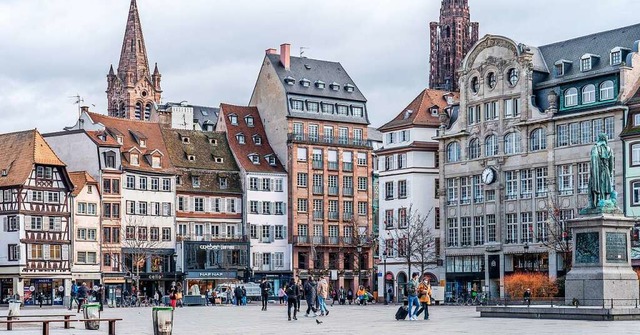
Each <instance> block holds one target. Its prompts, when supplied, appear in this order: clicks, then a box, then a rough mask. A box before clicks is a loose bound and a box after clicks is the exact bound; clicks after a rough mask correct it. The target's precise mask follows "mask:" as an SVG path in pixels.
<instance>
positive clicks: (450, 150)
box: [447, 142, 460, 162]
mask: <svg viewBox="0 0 640 335" xmlns="http://www.w3.org/2000/svg"><path fill="white" fill-rule="evenodd" d="M459 160H460V143H458V142H451V143H449V145H447V162H457V161H459Z"/></svg>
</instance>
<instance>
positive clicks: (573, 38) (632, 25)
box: [537, 23, 640, 48]
mask: <svg viewBox="0 0 640 335" xmlns="http://www.w3.org/2000/svg"><path fill="white" fill-rule="evenodd" d="M637 26H640V23H636V24H631V25H628V26H623V27H618V28H613V29H609V30H604V31H598V32H595V33H591V34H587V35H582V36H576V37H572V38H569V39H566V40H562V41H556V42H553V43H549V44H544V45H540V46H538V47H537V48H544V47H548V46H553V45H555V44H560V43H565V42H569V41H574V40H578V39H582V38H587V37H592V36H595V35H602V34H605V33H610V32H614V31H617V30H623V29H629V28H631V27H637ZM639 39H640V37H639Z"/></svg>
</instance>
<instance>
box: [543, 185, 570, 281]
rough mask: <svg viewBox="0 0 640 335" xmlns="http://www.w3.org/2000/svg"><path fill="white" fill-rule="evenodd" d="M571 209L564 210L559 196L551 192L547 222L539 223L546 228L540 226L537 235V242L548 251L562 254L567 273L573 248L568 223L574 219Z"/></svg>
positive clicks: (548, 198)
mask: <svg viewBox="0 0 640 335" xmlns="http://www.w3.org/2000/svg"><path fill="white" fill-rule="evenodd" d="M570 210H572V209H570V208H562V207H561V205H560V202H559V201H558V195H557V194H556V193H555V192H550V194H549V196H548V197H547V211H545V212H542V213H546V216H547V217H546V218H542V219H545V220H542V221H539V223H542V224H543V225H544V226H538V228H537V231H536V233H535V235H534V236H535V238H536V239H537V242H539V243H540V244H542V245H543V246H545V247H546V248H547V249H549V250H552V251H555V252H556V253H557V254H560V256H561V257H562V260H563V262H564V265H565V268H566V269H567V271H568V270H569V269H570V268H571V248H572V238H571V233H570V231H569V228H568V227H567V224H566V221H567V220H568V219H572V218H573V216H571V215H569V214H568V213H572V212H570Z"/></svg>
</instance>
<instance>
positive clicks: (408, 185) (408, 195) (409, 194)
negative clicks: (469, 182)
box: [405, 179, 473, 199]
mask: <svg viewBox="0 0 640 335" xmlns="http://www.w3.org/2000/svg"><path fill="white" fill-rule="evenodd" d="M405 185H407V192H406V193H407V199H409V198H411V193H410V192H409V190H411V187H410V186H411V183H410V182H409V180H408V179H407V181H406V184H405ZM471 191H473V190H471Z"/></svg>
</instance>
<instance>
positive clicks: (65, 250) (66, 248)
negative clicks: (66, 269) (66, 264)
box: [62, 244, 69, 261]
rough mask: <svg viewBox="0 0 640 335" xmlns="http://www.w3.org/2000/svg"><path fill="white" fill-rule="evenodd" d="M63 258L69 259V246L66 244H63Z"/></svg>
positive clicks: (64, 259)
mask: <svg viewBox="0 0 640 335" xmlns="http://www.w3.org/2000/svg"><path fill="white" fill-rule="evenodd" d="M62 260H63V261H68V260H69V246H68V245H66V244H63V245H62Z"/></svg>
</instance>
